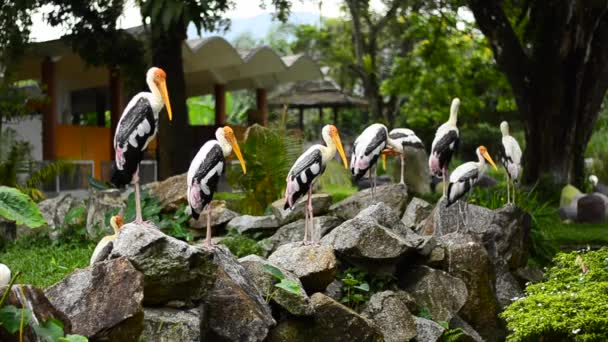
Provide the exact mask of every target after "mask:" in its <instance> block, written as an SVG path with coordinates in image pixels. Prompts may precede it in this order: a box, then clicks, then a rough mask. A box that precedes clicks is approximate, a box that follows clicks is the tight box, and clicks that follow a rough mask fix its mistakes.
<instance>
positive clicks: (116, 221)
mask: <svg viewBox="0 0 608 342" xmlns="http://www.w3.org/2000/svg"><path fill="white" fill-rule="evenodd" d="M123 225H124V222H123V220H122V216H120V215H114V216H112V217H111V218H110V226H112V229H113V230H114V234H112V235H108V236H104V237H103V238H102V239H101V240H99V242H98V243H97V246H95V250H94V251H93V255H91V261H90V262H89V264H90V265H93V264H94V263H95V262H97V261H99V260H105V259H106V258H107V257H108V255H109V254H110V252H111V251H112V247H113V245H114V241H116V238H117V237H118V233H119V232H120V230H121V229H122V226H123Z"/></svg>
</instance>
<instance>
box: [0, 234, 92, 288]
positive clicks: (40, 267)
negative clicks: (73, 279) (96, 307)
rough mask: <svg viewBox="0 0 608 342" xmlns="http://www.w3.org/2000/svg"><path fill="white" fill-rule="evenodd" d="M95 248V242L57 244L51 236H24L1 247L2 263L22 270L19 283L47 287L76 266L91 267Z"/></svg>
mask: <svg viewBox="0 0 608 342" xmlns="http://www.w3.org/2000/svg"><path fill="white" fill-rule="evenodd" d="M94 248H95V242H85V241H70V242H66V243H60V244H53V243H52V242H51V241H50V240H48V239H41V238H36V239H33V240H26V239H21V240H18V241H17V242H15V243H12V244H8V245H6V246H4V247H2V248H1V249H0V262H1V263H3V264H6V265H7V266H8V267H9V268H10V269H11V271H12V272H13V274H15V273H16V272H18V271H20V272H21V278H20V279H19V280H18V283H22V284H31V285H35V286H38V287H42V288H45V287H48V286H50V285H52V284H54V283H56V282H57V281H59V280H61V279H62V278H63V277H65V276H66V275H67V274H69V273H71V272H72V271H73V270H74V269H76V268H83V267H86V266H88V265H89V259H90V258H91V254H92V253H93V249H94Z"/></svg>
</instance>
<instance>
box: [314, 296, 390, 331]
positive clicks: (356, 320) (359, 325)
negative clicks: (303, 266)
mask: <svg viewBox="0 0 608 342" xmlns="http://www.w3.org/2000/svg"><path fill="white" fill-rule="evenodd" d="M311 301H312V305H313V307H314V309H315V316H314V322H315V330H316V331H317V333H318V334H320V335H319V336H323V339H324V340H326V341H336V342H338V341H345V342H352V341H382V339H383V338H382V332H381V331H380V329H379V328H378V327H377V326H376V325H375V324H374V322H373V321H371V320H370V319H367V318H365V317H363V316H361V315H359V314H358V313H356V312H355V311H353V310H351V309H349V308H347V307H346V306H344V305H342V304H340V303H338V302H336V301H335V300H333V299H331V298H329V297H327V296H326V295H324V294H322V293H315V294H314V295H312V297H311Z"/></svg>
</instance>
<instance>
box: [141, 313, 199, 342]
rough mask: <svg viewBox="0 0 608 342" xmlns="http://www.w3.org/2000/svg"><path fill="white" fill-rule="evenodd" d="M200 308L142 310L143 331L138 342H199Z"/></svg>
mask: <svg viewBox="0 0 608 342" xmlns="http://www.w3.org/2000/svg"><path fill="white" fill-rule="evenodd" d="M201 311H202V308H194V309H185V310H178V309H173V308H163V307H160V308H144V330H143V332H142V334H141V339H140V341H146V342H175V341H180V342H200V341H202V336H203V315H202V313H201Z"/></svg>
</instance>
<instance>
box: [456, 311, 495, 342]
mask: <svg viewBox="0 0 608 342" xmlns="http://www.w3.org/2000/svg"><path fill="white" fill-rule="evenodd" d="M449 325H450V328H452V329H457V328H460V330H462V334H463V335H462V337H461V338H459V339H458V340H459V341H463V342H468V341H470V342H484V341H486V340H485V339H484V338H483V337H481V335H479V333H478V332H477V331H476V330H475V329H473V327H472V326H471V325H470V324H469V323H467V322H466V321H464V320H463V319H462V318H460V316H454V317H453V318H452V320H451V321H450V324H449ZM496 337H498V336H496ZM502 339H504V336H502Z"/></svg>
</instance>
